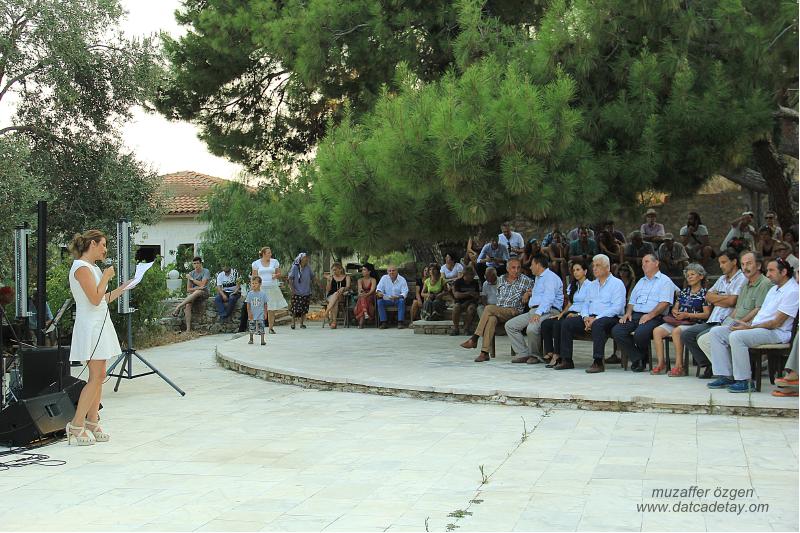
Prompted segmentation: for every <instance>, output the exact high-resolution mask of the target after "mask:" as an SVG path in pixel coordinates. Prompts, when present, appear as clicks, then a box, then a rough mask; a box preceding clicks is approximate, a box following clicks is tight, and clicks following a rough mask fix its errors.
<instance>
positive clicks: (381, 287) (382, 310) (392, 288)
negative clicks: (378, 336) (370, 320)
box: [376, 265, 408, 329]
mask: <svg viewBox="0 0 800 533" xmlns="http://www.w3.org/2000/svg"><path fill="white" fill-rule="evenodd" d="M376 290H377V296H378V319H379V320H380V323H381V324H380V329H386V318H387V317H386V308H387V307H397V329H403V328H404V327H405V323H404V320H405V316H406V296H408V282H406V279H405V278H404V277H403V276H401V275H400V274H398V272H397V267H396V266H395V265H389V267H388V268H387V269H386V274H384V275H383V277H381V280H380V281H379V282H378V287H377V289H376Z"/></svg>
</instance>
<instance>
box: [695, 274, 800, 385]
mask: <svg viewBox="0 0 800 533" xmlns="http://www.w3.org/2000/svg"><path fill="white" fill-rule="evenodd" d="M767 277H768V278H769V280H770V281H771V282H772V283H774V284H775V285H774V286H773V287H772V288H771V289H770V290H769V292H768V293H767V297H766V298H765V299H764V303H763V304H762V305H761V309H759V311H758V313H757V314H756V316H755V317H753V321H752V322H743V321H735V322H734V324H732V325H731V326H730V330H731V333H730V335H728V337H727V339H725V338H724V337H723V336H721V335H714V336H713V337H712V339H711V366H712V368H713V370H714V375H715V376H718V378H717V379H716V380H714V381H712V382H711V383H709V384H708V387H709V388H710V389H723V388H727V389H728V391H729V392H752V391H753V390H754V388H753V384H752V383H751V381H750V377H751V376H752V370H751V368H750V347H752V346H758V345H759V344H782V343H788V342H789V340H790V339H791V336H792V325H793V324H794V319H795V316H797V308H798V301H797V298H798V286H797V281H795V279H794V269H793V268H792V266H791V265H790V264H789V263H788V262H787V261H785V260H784V259H781V258H778V259H774V260H772V261H770V262H769V263H768V264H767ZM731 367H733V368H731ZM759 371H760V369H759Z"/></svg>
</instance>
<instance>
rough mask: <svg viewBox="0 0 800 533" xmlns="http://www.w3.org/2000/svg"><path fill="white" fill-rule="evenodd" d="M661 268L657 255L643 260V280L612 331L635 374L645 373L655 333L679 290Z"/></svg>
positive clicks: (649, 254)
mask: <svg viewBox="0 0 800 533" xmlns="http://www.w3.org/2000/svg"><path fill="white" fill-rule="evenodd" d="M658 267H659V265H658V258H657V257H656V256H655V255H654V254H652V253H648V254H646V255H645V256H644V257H642V271H643V272H644V277H642V279H640V280H639V281H638V282H637V283H636V286H635V287H634V288H633V291H631V297H630V300H628V308H627V309H626V310H625V315H623V317H622V318H620V319H619V324H617V325H615V326H614V329H612V330H611V336H612V337H614V340H615V341H617V344H619V346H620V348H622V352H623V353H624V354H627V356H628V360H629V361H630V362H631V370H632V371H633V372H642V371H643V370H644V368H645V361H644V358H645V354H646V353H649V351H650V340H651V339H652V338H653V330H654V329H656V328H657V327H658V326H660V325H661V324H662V323H663V322H664V319H663V315H664V313H665V312H666V311H667V310H668V309H669V308H670V306H672V302H673V301H674V300H675V291H676V290H677V289H678V288H677V287H676V286H675V284H674V283H672V280H671V279H669V278H668V277H667V275H666V274H663V273H661V272H660V271H659V269H658Z"/></svg>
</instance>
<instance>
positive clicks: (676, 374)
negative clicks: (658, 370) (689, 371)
mask: <svg viewBox="0 0 800 533" xmlns="http://www.w3.org/2000/svg"><path fill="white" fill-rule="evenodd" d="M668 375H669V377H671V378H682V377H684V376H685V375H686V370H684V368H683V367H682V366H673V367H672V370H670V371H669V374H668Z"/></svg>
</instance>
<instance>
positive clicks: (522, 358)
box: [511, 355, 531, 363]
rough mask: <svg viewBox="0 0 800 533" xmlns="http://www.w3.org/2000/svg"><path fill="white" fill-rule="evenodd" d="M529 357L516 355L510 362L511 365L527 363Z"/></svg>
mask: <svg viewBox="0 0 800 533" xmlns="http://www.w3.org/2000/svg"><path fill="white" fill-rule="evenodd" d="M530 358H531V356H530V355H518V356H516V357H515V358H513V359H512V360H511V362H512V363H527V362H528V359H530Z"/></svg>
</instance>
